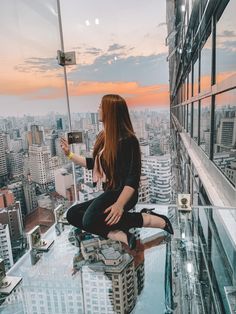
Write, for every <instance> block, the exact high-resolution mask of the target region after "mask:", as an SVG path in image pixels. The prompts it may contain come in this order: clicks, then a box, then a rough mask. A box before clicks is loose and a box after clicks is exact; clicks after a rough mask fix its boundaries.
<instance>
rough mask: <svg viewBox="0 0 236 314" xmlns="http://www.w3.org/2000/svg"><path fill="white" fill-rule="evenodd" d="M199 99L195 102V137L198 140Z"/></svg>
mask: <svg viewBox="0 0 236 314" xmlns="http://www.w3.org/2000/svg"><path fill="white" fill-rule="evenodd" d="M198 128H199V126H198V101H195V102H194V103H193V139H194V141H196V142H198Z"/></svg>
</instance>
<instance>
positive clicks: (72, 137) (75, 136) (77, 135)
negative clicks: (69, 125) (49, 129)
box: [66, 131, 83, 144]
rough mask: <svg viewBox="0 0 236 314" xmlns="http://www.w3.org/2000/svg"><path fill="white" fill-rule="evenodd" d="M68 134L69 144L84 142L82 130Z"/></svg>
mask: <svg viewBox="0 0 236 314" xmlns="http://www.w3.org/2000/svg"><path fill="white" fill-rule="evenodd" d="M66 135H67V141H68V144H75V143H77V144H78V143H83V133H82V132H79V131H74V132H68V133H67V134H66Z"/></svg>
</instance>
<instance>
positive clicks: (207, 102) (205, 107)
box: [200, 97, 211, 156]
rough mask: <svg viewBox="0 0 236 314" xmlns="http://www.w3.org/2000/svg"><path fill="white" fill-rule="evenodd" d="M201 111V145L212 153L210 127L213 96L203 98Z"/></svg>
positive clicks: (206, 151) (208, 152)
mask: <svg viewBox="0 0 236 314" xmlns="http://www.w3.org/2000/svg"><path fill="white" fill-rule="evenodd" d="M200 108H201V111H200V112H201V113H200V147H201V148H202V149H203V150H204V152H205V153H206V154H207V155H208V156H209V155H210V129H211V98H210V97H208V98H204V99H202V100H201V105H200Z"/></svg>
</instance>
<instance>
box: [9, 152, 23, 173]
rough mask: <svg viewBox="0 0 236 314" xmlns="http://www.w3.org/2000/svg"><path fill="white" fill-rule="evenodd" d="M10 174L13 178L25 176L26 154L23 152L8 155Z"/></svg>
mask: <svg viewBox="0 0 236 314" xmlns="http://www.w3.org/2000/svg"><path fill="white" fill-rule="evenodd" d="M7 163H8V169H9V170H8V173H9V176H10V177H11V178H14V177H19V176H22V175H23V166H24V154H23V152H19V153H15V152H10V153H9V154H7Z"/></svg>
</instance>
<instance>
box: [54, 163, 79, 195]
mask: <svg viewBox="0 0 236 314" xmlns="http://www.w3.org/2000/svg"><path fill="white" fill-rule="evenodd" d="M73 183H74V180H73V176H72V174H71V173H68V172H67V171H66V169H63V168H60V169H58V170H56V171H55V189H56V192H57V193H58V194H60V195H62V196H63V197H65V198H66V197H67V189H69V188H70V187H71V186H72V185H73Z"/></svg>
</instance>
